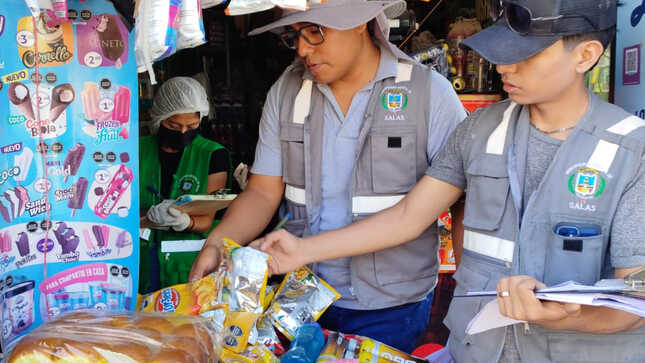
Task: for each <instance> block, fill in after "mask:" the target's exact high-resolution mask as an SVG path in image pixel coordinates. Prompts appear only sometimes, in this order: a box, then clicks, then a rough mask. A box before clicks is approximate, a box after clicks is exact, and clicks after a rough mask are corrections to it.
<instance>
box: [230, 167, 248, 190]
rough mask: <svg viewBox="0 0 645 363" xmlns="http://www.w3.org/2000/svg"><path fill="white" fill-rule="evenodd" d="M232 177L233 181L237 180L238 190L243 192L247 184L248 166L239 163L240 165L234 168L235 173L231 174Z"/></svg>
mask: <svg viewBox="0 0 645 363" xmlns="http://www.w3.org/2000/svg"><path fill="white" fill-rule="evenodd" d="M233 177H234V178H235V180H237V183H238V184H239V185H240V189H242V190H244V188H246V184H247V183H248V177H249V166H248V165H246V164H244V163H240V165H238V166H237V168H235V171H234V172H233Z"/></svg>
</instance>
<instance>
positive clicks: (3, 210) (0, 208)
mask: <svg viewBox="0 0 645 363" xmlns="http://www.w3.org/2000/svg"><path fill="white" fill-rule="evenodd" d="M0 214H2V219H4V220H5V222H7V223H9V222H11V211H9V209H8V208H7V207H6V206H5V205H4V204H3V203H2V201H1V200H0Z"/></svg>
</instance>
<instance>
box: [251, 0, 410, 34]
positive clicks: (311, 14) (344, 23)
mask: <svg viewBox="0 0 645 363" xmlns="http://www.w3.org/2000/svg"><path fill="white" fill-rule="evenodd" d="M405 7H406V3H405V1H404V0H392V1H376V0H326V1H324V2H322V3H320V4H310V5H309V9H307V10H304V11H295V10H285V11H283V13H282V17H281V18H280V19H278V20H276V21H274V22H273V23H269V24H267V25H265V26H263V27H260V28H256V29H253V30H252V31H250V32H249V35H258V34H261V33H264V32H266V31H269V30H274V29H276V28H281V27H285V26H288V25H291V24H295V23H314V24H318V25H322V26H325V27H328V28H332V29H338V30H347V29H351V28H354V27H357V26H359V25H361V24H365V23H367V22H368V21H370V20H372V19H374V18H376V16H377V15H379V14H381V13H385V15H386V16H387V17H388V18H396V17H397V16H399V15H401V14H402V13H403V12H404V11H405Z"/></svg>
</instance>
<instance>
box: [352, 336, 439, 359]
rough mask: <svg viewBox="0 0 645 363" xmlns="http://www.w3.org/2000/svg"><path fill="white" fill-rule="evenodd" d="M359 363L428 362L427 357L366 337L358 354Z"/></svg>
mask: <svg viewBox="0 0 645 363" xmlns="http://www.w3.org/2000/svg"><path fill="white" fill-rule="evenodd" d="M358 362H359V363H427V361H426V360H425V359H422V358H417V357H415V356H413V355H410V354H407V353H404V352H402V351H400V350H397V349H395V348H392V347H390V346H389V345H386V344H383V343H380V342H377V341H376V340H373V339H368V338H365V339H363V343H362V344H361V351H360V354H359V356H358Z"/></svg>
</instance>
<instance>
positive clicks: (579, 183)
mask: <svg viewBox="0 0 645 363" xmlns="http://www.w3.org/2000/svg"><path fill="white" fill-rule="evenodd" d="M569 191H570V192H571V193H572V194H575V195H576V196H578V198H580V199H591V198H596V197H599V196H600V195H601V194H602V193H603V192H604V191H605V178H604V177H603V176H602V175H600V172H599V171H598V170H596V169H592V168H582V169H578V170H577V171H576V172H575V173H572V174H571V176H570V177H569Z"/></svg>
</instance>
